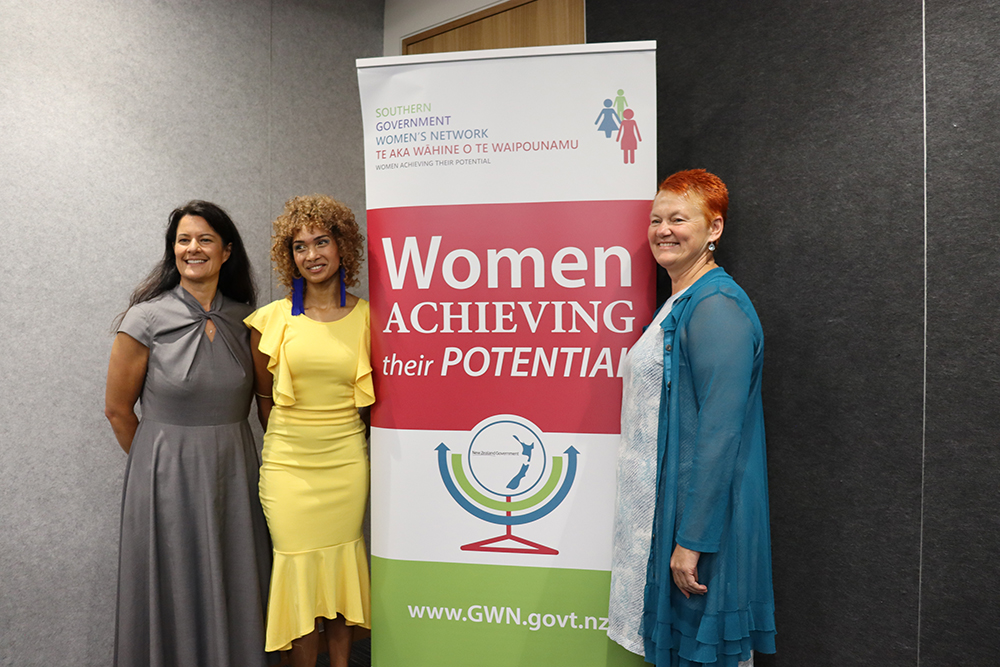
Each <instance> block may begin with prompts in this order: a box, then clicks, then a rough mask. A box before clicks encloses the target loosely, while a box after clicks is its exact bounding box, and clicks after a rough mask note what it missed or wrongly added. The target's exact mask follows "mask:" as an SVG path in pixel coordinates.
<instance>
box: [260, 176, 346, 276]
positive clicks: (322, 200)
mask: <svg viewBox="0 0 1000 667" xmlns="http://www.w3.org/2000/svg"><path fill="white" fill-rule="evenodd" d="M273 227H274V236H273V237H272V239H271V261H272V262H274V270H275V271H276V272H277V273H278V281H279V282H280V283H281V284H282V285H284V286H285V287H287V288H288V289H289V290H291V289H292V280H293V279H295V278H299V277H301V276H300V275H299V270H298V268H297V267H296V266H295V260H293V259H292V241H293V240H294V239H295V235H296V234H298V233H299V231H300V230H302V229H304V228H307V227H312V228H314V229H322V230H325V231H327V232H329V233H330V235H331V236H333V239H334V241H335V242H336V243H337V251H338V252H339V253H340V265H341V266H342V267H344V275H345V277H346V279H345V280H344V282H345V283H346V284H347V285H357V284H358V274H359V273H360V272H361V262H362V260H363V259H364V254H365V237H364V235H363V234H362V233H361V230H360V229H358V223H357V222H356V221H355V220H354V213H352V212H351V209H350V208H348V207H347V205H346V204H344V203H342V202H339V201H337V200H336V199H334V198H333V197H327V196H326V195H310V196H308V197H294V198H293V199H289V200H288V201H287V202H285V211H284V212H283V213H282V214H281V215H279V216H278V217H277V219H276V220H275V221H274V223H273Z"/></svg>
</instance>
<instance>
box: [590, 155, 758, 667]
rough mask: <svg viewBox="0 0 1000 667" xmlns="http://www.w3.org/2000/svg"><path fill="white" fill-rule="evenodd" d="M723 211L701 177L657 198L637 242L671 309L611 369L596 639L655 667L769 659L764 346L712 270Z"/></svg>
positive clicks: (710, 178)
mask: <svg viewBox="0 0 1000 667" xmlns="http://www.w3.org/2000/svg"><path fill="white" fill-rule="evenodd" d="M728 208H729V193H728V191H727V189H726V186H725V184H724V183H723V182H722V181H721V180H720V179H719V178H718V177H717V176H715V175H713V174H710V173H708V172H706V171H705V170H703V169H692V170H689V171H682V172H678V173H676V174H674V175H672V176H670V177H669V178H667V179H666V180H664V181H663V183H662V184H660V188H659V191H658V192H657V194H656V198H655V199H654V200H653V207H652V211H651V213H650V224H649V227H648V229H647V236H648V239H649V247H650V250H651V251H652V253H653V257H654V258H655V259H656V262H657V263H658V264H659V265H660V266H662V267H663V268H664V269H666V271H667V273H668V274H669V276H670V281H671V287H672V289H671V295H670V298H669V299H667V301H666V303H665V304H664V305H663V306H662V307H661V308H660V309H659V310H658V311H657V313H656V315H655V316H654V318H653V322H652V324H651V325H650V326H649V327H648V328H647V329H646V330H645V332H644V333H643V335H642V337H641V338H640V339H639V340H638V341H637V342H636V344H635V345H634V346H633V347H632V349H631V350H630V351H629V353H628V356H627V358H626V361H625V364H624V374H623V375H624V377H623V399H622V440H621V446H620V449H619V458H618V495H617V508H616V517H615V536H614V546H613V552H612V574H611V608H610V613H609V618H610V623H609V630H608V635H609V636H610V637H611V638H612V639H614V640H615V641H617V642H618V643H619V644H621V645H622V646H624V647H625V648H627V649H629V650H630V651H632V652H634V653H638V654H640V655H644V656H645V658H646V661H647V662H651V663H653V664H655V665H661V666H668V665H670V666H676V665H690V666H692V667H693V666H697V665H706V666H718V667H737V666H739V667H747V666H748V665H752V664H753V651H760V652H762V653H773V652H774V594H773V592H772V586H771V547H770V526H769V521H768V502H767V464H766V457H765V452H764V410H763V405H762V401H761V389H760V387H761V372H762V367H763V352H764V336H763V332H762V331H761V326H760V321H759V320H758V319H757V314H756V312H755V311H754V308H753V305H752V304H751V303H750V299H749V298H747V295H746V293H745V292H744V291H743V290H742V289H740V287H739V286H738V285H737V284H736V282H735V281H734V280H733V279H732V278H731V277H730V276H729V274H727V273H726V272H725V271H724V270H723V269H722V268H721V267H719V265H718V264H717V263H716V262H715V249H716V246H717V244H718V243H719V239H720V237H721V236H722V231H723V228H724V226H725V222H726V213H727V211H728Z"/></svg>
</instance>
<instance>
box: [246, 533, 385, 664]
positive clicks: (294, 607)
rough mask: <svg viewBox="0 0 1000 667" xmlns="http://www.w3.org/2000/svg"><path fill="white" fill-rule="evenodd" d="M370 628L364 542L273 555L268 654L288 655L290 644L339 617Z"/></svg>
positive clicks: (348, 622)
mask: <svg viewBox="0 0 1000 667" xmlns="http://www.w3.org/2000/svg"><path fill="white" fill-rule="evenodd" d="M338 614H340V615H341V616H343V617H344V618H345V619H346V620H347V624H348V625H360V626H361V627H364V628H369V629H370V628H371V611H370V592H369V579H368V558H367V555H366V553H365V542H364V539H362V538H359V539H357V540H354V541H353V542H347V543H345V544H338V545H336V546H332V547H327V548H325V549H315V550H313V551H303V552H299V553H282V552H280V551H275V552H274V565H273V569H272V573H271V591H270V594H269V596H268V604H267V637H266V645H265V649H266V650H267V651H287V650H289V649H291V647H292V640H293V639H298V638H299V637H304V636H305V635H307V634H309V633H310V632H312V631H313V629H314V628H315V627H316V619H317V618H320V617H322V618H336V617H337V615H338Z"/></svg>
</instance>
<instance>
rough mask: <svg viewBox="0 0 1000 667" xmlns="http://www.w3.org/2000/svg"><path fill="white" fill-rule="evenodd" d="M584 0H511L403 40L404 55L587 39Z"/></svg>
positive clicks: (574, 42)
mask: <svg viewBox="0 0 1000 667" xmlns="http://www.w3.org/2000/svg"><path fill="white" fill-rule="evenodd" d="M585 27H586V26H585V24H584V0H510V1H509V2H504V3H501V4H499V5H494V6H493V7H487V8H486V9H484V10H482V11H479V12H476V13H474V14H470V15H469V16H465V17H462V18H460V19H456V20H455V21H451V22H450V23H446V24H444V25H441V26H438V27H436V28H431V29H430V30H425V31H424V32H422V33H419V34H417V35H413V36H412V37H407V38H406V39H404V40H403V54H404V55H411V54H414V53H441V52H444V51H471V50H475V49H506V48H511V47H517V46H550V45H553V44H583V43H584V42H586V32H585Z"/></svg>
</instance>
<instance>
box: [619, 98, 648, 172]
mask: <svg viewBox="0 0 1000 667" xmlns="http://www.w3.org/2000/svg"><path fill="white" fill-rule="evenodd" d="M634 115H635V114H634V113H633V112H632V110H631V109H625V111H624V112H622V118H623V120H622V124H621V127H619V128H618V135H617V136H616V137H615V141H617V142H619V143H620V144H621V147H622V152H623V153H624V155H623V158H624V160H625V164H635V149H636V148H638V147H639V143H638V142H640V141H642V135H641V134H639V125H638V124H637V123H636V122H635V121H634V120H632V117H633V116H634Z"/></svg>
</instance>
